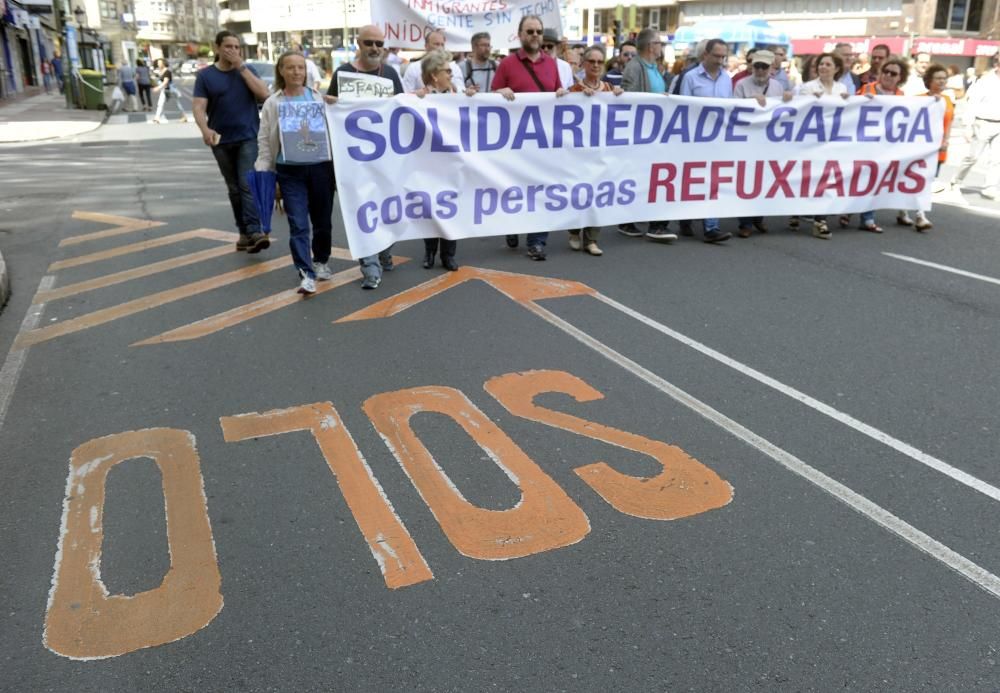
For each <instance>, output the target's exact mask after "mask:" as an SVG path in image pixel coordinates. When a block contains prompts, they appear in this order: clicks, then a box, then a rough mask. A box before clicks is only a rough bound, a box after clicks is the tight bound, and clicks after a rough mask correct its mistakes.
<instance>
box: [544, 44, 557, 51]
mask: <svg viewBox="0 0 1000 693" xmlns="http://www.w3.org/2000/svg"><path fill="white" fill-rule="evenodd" d="M555 47H556V44H554V43H543V44H542V48H544V49H545V50H547V51H550V50H552V49H553V48H555Z"/></svg>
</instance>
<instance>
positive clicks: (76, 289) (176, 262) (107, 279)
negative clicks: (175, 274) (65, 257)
mask: <svg viewBox="0 0 1000 693" xmlns="http://www.w3.org/2000/svg"><path fill="white" fill-rule="evenodd" d="M232 254H233V249H232V248H231V247H230V246H229V244H228V243H227V244H226V245H225V246H223V247H219V248H209V249H208V250H202V251H200V252H197V253H190V254H188V255H181V256H180V257H174V258H170V259H169V260H161V261H160V262H154V263H152V264H150V265H143V266H142V267H134V268H132V269H128V270H123V271H121V272H115V273H114V274H106V275H104V276H103V277H95V278H94V279H88V280H86V281H82V282H77V283H75V284H67V285H66V286H61V287H59V288H58V289H50V290H48V291H40V292H38V293H37V294H35V298H34V299H32V303H33V304H38V303H45V302H46V301H54V300H56V299H59V298H66V297H67V296H76V295H77V294H82V293H84V292H87V291H93V290H94V289H102V288H104V287H105V286H112V285H114V284H121V283H122V282H127V281H131V280H132V279H141V278H142V277H149V276H151V275H153V274H158V273H160V272H166V271H167V270H171V269H175V268H177V267H185V266H186V265H193V264H195V263H196V262H202V261H204V260H211V259H213V258H217V257H222V256H223V255H232Z"/></svg>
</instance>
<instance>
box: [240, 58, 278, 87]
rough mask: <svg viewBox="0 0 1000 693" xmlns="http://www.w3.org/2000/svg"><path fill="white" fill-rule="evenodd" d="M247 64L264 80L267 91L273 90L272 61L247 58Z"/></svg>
mask: <svg viewBox="0 0 1000 693" xmlns="http://www.w3.org/2000/svg"><path fill="white" fill-rule="evenodd" d="M247 65H249V66H250V67H252V68H253V71H254V72H256V73H257V75H258V76H260V78H261V79H262V80H264V84H266V85H267V90H268V91H274V63H269V62H265V61H263V60H247Z"/></svg>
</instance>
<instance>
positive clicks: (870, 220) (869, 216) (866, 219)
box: [861, 210, 875, 226]
mask: <svg viewBox="0 0 1000 693" xmlns="http://www.w3.org/2000/svg"><path fill="white" fill-rule="evenodd" d="M874 223H875V210H872V211H870V212H862V213H861V225H862V226H869V225H870V224H874Z"/></svg>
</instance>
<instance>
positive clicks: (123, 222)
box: [59, 212, 167, 248]
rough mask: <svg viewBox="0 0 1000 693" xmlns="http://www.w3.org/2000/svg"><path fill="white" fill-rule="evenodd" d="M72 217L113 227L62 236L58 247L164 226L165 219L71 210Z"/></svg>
mask: <svg viewBox="0 0 1000 693" xmlns="http://www.w3.org/2000/svg"><path fill="white" fill-rule="evenodd" d="M73 218H74V219H82V220H84V221H96V222H99V223H101V224H112V225H114V228H113V229H105V230H104V231H94V232H93V233H85V234H82V235H80V236H72V237H70V238H64V239H63V240H62V241H61V242H60V243H59V247H60V248H61V247H63V246H67V245H75V244H77V243H84V242H86V241H96V240H97V239H99V238H110V237H111V236H121V235H122V234H126V233H132V232H133V231H142V230H143V229H152V228H155V227H157V226H166V225H167V222H165V221H147V220H146V219H133V218H132V217H119V216H115V215H114V214H101V213H100V212H73Z"/></svg>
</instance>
